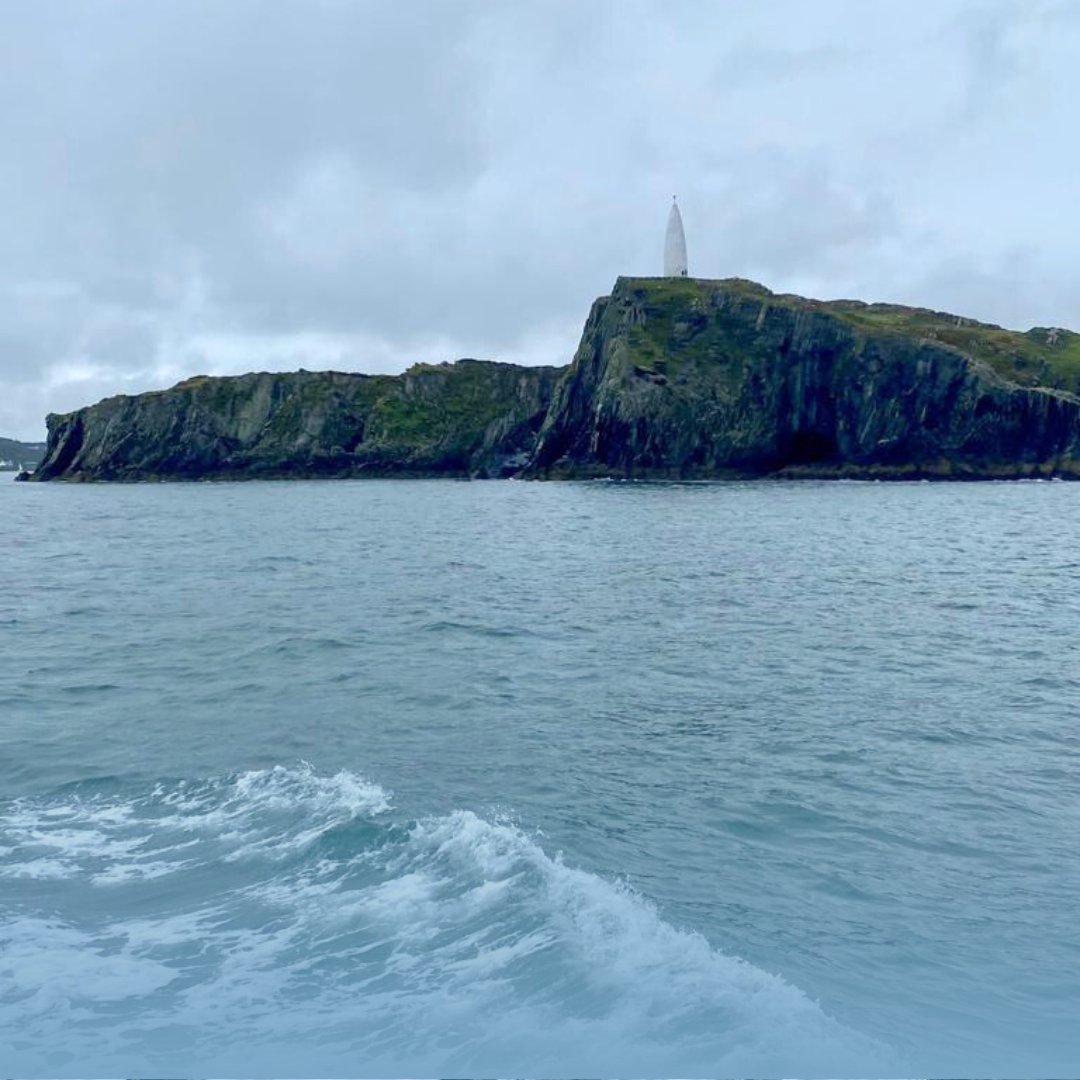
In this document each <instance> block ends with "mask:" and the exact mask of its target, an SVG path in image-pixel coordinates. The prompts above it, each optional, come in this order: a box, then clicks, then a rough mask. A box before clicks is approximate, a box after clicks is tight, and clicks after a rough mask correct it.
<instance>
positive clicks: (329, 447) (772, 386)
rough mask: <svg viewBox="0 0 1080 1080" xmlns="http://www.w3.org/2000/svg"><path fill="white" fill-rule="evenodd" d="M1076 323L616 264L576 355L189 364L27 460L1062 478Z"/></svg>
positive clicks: (46, 468)
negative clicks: (311, 367) (1039, 324)
mask: <svg viewBox="0 0 1080 1080" xmlns="http://www.w3.org/2000/svg"><path fill="white" fill-rule="evenodd" d="M1078 391H1080V336H1078V335H1076V334H1072V333H1069V332H1067V331H1064V330H1057V329H1035V330H1031V331H1028V332H1027V333H1025V334H1021V333H1015V332H1012V331H1008V330H1003V329H1001V328H1000V327H996V326H990V325H987V324H983V323H976V322H973V321H971V320H966V319H962V318H958V317H956V316H952V315H945V314H942V313H939V312H933V311H927V310H923V309H916V308H903V307H895V306H889V305H881V304H873V305H868V304H862V303H858V302H855V301H835V302H830V303H824V302H818V301H812V300H805V299H802V298H800V297H795V296H779V295H776V294H773V293H771V292H769V290H767V289H765V288H763V287H762V286H760V285H755V284H753V283H752V282H747V281H741V280H728V281H702V280H696V279H668V278H639V279H633V278H620V279H619V280H618V281H617V282H616V285H615V289H614V290H613V292H612V294H611V295H610V296H607V297H604V298H602V299H600V300H598V301H597V302H596V303H595V304H594V305H593V309H592V312H591V314H590V316H589V319H588V322H587V323H586V326H585V331H584V335H583V337H582V341H581V345H580V347H579V348H578V351H577V354H576V356H575V357H574V360H573V363H572V364H571V365H570V366H569V367H568V368H565V369H557V368H526V367H515V366H514V365H511V364H494V363H487V362H482V361H477V360H462V361H458V362H457V363H456V364H440V365H418V366H416V367H414V368H411V369H410V370H409V371H407V372H405V374H403V375H398V376H389V375H380V376H365V375H351V374H342V373H336V372H323V373H311V372H303V371H301V372H297V373H292V374H267V373H261V374H253V375H242V376H238V377H235V378H205V377H202V378H195V379H189V380H188V381H187V382H183V383H180V384H179V385H178V386H175V387H173V388H172V389H171V390H165V391H161V392H156V393H150V394H141V395H139V396H138V397H116V398H110V399H107V400H106V401H103V402H100V403H99V404H97V405H93V406H90V407H88V408H85V409H80V410H78V411H77V412H74V413H70V414H67V415H64V416H50V417H49V418H48V429H49V441H48V449H47V452H46V455H45V458H44V460H43V461H42V463H41V465H40V466H39V467H38V469H37V470H36V472H35V473H34V474H33V477H32V479H35V480H52V479H66V480H135V479H159V478H160V479H198V478H214V477H252V476H267V477H283V476H370V475H400V476H438V475H450V476H509V475H521V476H529V477H550V478H560V477H598V476H615V477H641V478H650V477H651V478H686V479H694V478H709V477H726V476H755V475H765V474H778V475H782V476H849V477H880V478H904V477H943V478H958V479H962V478H995V477H1000V478H1013V477H1022V476H1062V477H1075V478H1080V396H1078Z"/></svg>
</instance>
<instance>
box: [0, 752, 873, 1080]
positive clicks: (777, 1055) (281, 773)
mask: <svg viewBox="0 0 1080 1080" xmlns="http://www.w3.org/2000/svg"><path fill="white" fill-rule="evenodd" d="M0 973H2V976H3V977H2V979H0V1051H2V1053H0V1059H2V1060H3V1061H4V1062H5V1064H6V1066H7V1068H8V1070H9V1071H10V1072H14V1073H26V1074H41V1073H43V1072H48V1073H50V1074H52V1075H71V1074H73V1073H78V1074H79V1075H88V1074H97V1075H101V1074H106V1073H111V1074H114V1075H118V1074H121V1073H127V1074H129V1075H130V1074H131V1073H132V1072H143V1073H149V1072H156V1073H158V1074H161V1073H163V1072H170V1073H172V1074H177V1073H180V1074H192V1073H199V1072H203V1073H205V1072H217V1073H227V1074H229V1075H235V1076H257V1075H266V1074H274V1075H283V1074H291V1075H316V1074H320V1073H321V1074H323V1075H326V1074H329V1073H339V1074H340V1073H348V1074H352V1075H372V1074H381V1075H403V1074H408V1075H438V1074H442V1075H446V1074H450V1073H453V1074H456V1075H466V1074H472V1075H485V1074H486V1075H493V1074H501V1075H548V1076H565V1075H596V1074H607V1075H615V1074H622V1075H627V1074H631V1075H636V1076H649V1075H672V1074H679V1075H683V1076H696V1075H697V1076H705V1075H710V1076H716V1075H732V1074H741V1075H746V1074H757V1075H762V1074H771V1075H775V1074H779V1073H786V1074H789V1075H790V1074H792V1073H798V1074H800V1075H823V1074H830V1075H833V1076H840V1075H851V1074H855V1073H858V1072H862V1073H864V1074H865V1073H877V1074H880V1073H881V1072H882V1071H888V1069H889V1066H890V1063H891V1062H890V1058H889V1056H888V1055H887V1053H886V1052H885V1051H884V1050H883V1049H882V1048H881V1047H880V1046H877V1045H876V1044H873V1043H871V1042H870V1041H869V1040H866V1039H864V1038H862V1037H861V1036H859V1035H858V1034H856V1033H854V1032H852V1031H850V1030H848V1029H846V1028H844V1027H843V1026H841V1025H840V1024H838V1023H837V1022H835V1021H834V1020H832V1019H831V1018H829V1017H828V1016H827V1015H826V1014H825V1013H824V1012H823V1011H822V1010H821V1009H820V1008H819V1007H818V1006H817V1005H816V1004H815V1003H814V1002H813V1001H811V1000H810V999H809V998H808V997H807V996H806V995H805V994H803V993H802V992H801V991H799V990H798V989H796V988H795V987H793V986H791V985H790V984H788V983H786V982H784V981H783V980H782V979H781V978H779V977H777V976H775V975H771V974H768V973H766V972H764V971H762V970H760V969H758V968H756V967H754V966H752V965H751V964H748V963H746V962H744V961H742V960H739V959H737V958H735V957H731V956H728V955H725V954H724V953H722V952H719V951H717V950H716V949H715V948H713V947H711V946H710V945H709V943H708V942H707V941H706V940H705V939H704V938H702V937H701V936H699V935H697V934H694V933H689V932H685V931H683V930H680V929H677V928H676V927H674V926H672V925H670V924H669V923H667V922H665V921H664V920H663V919H662V918H661V917H660V915H659V914H658V912H657V911H656V910H655V908H654V907H653V906H652V905H651V904H650V903H649V902H648V901H647V900H646V899H644V898H643V897H642V896H640V895H639V894H638V893H636V892H635V891H634V890H632V889H631V888H629V887H628V886H626V885H624V884H621V883H619V882H614V881H609V880H606V879H604V878H601V877H599V876H597V875H595V874H592V873H589V872H587V871H585V870H582V869H577V868H574V867H572V866H568V865H566V864H565V863H564V862H563V861H562V859H561V858H560V857H559V856H558V855H551V854H549V853H548V852H546V851H545V850H544V848H543V847H542V845H541V843H540V842H539V840H538V838H537V837H535V836H532V835H529V834H528V833H526V832H525V831H523V830H522V829H521V828H520V827H518V826H517V825H515V824H513V823H511V822H509V821H504V820H487V819H485V818H484V817H481V816H479V815H477V814H475V813H473V812H472V811H470V810H459V811H456V812H453V813H450V814H446V815H442V816H436V817H427V818H419V819H416V818H413V819H409V818H407V817H405V816H403V815H402V814H400V813H399V812H398V811H396V810H394V809H393V808H392V806H391V802H390V799H389V797H388V795H387V793H386V792H385V791H383V789H382V788H380V787H379V786H378V785H376V784H373V783H370V782H368V781H366V780H364V779H362V778H360V777H358V776H356V775H354V774H352V773H349V772H340V773H338V774H337V775H334V776H321V775H318V774H317V773H316V772H315V771H314V770H312V769H310V768H308V767H300V768H295V769H286V768H281V767H278V768H274V769H269V770H261V771H254V772H247V773H243V774H239V775H234V776H231V777H226V778H220V779H212V780H204V781H198V782H191V781H177V782H169V783H164V782H163V783H159V784H157V785H156V786H154V787H153V788H150V789H147V790H144V791H142V792H139V793H134V794H132V793H131V792H125V791H123V790H121V789H120V785H119V784H116V783H112V782H109V781H102V782H100V783H99V784H97V785H91V786H89V787H88V786H87V785H80V786H77V787H74V788H69V789H65V790H62V791H60V792H58V793H56V794H54V795H53V796H51V797H48V798H35V799H18V800H10V801H8V802H7V803H6V804H3V803H0ZM5 1043H6V1045H5Z"/></svg>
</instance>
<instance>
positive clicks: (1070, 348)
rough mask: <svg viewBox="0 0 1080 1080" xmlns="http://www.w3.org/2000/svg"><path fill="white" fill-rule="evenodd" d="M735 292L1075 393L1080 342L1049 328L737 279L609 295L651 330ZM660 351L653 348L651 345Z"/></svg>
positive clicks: (632, 283)
mask: <svg viewBox="0 0 1080 1080" xmlns="http://www.w3.org/2000/svg"><path fill="white" fill-rule="evenodd" d="M721 289H722V290H724V291H725V292H729V293H730V292H735V293H740V294H743V295H744V296H746V297H747V298H749V299H755V300H760V301H761V302H762V303H763V304H764V305H767V306H770V307H772V306H775V307H787V308H792V309H796V310H803V311H819V312H822V313H825V314H829V315H833V316H835V317H837V318H839V319H842V320H843V321H844V322H846V323H848V324H849V325H850V326H851V327H852V328H853V329H855V330H856V331H862V332H863V333H875V332H877V333H894V334H898V335H901V336H903V337H906V338H914V339H916V340H920V341H936V342H939V343H941V344H943V345H948V346H951V347H953V348H955V349H959V350H960V351H961V352H964V353H966V354H967V355H969V356H972V357H974V358H976V359H978V360H981V361H983V362H985V363H987V364H989V365H990V366H991V367H992V368H993V369H994V370H995V371H997V372H998V374H1000V375H1001V376H1003V377H1004V378H1006V379H1008V380H1010V381H1011V382H1014V383H1018V384H1020V385H1023V386H1044V387H1051V388H1054V389H1059V390H1071V391H1074V392H1080V334H1077V333H1074V332H1073V331H1071V330H1064V329H1061V328H1052V327H1034V328H1033V329H1031V330H1027V331H1018V330H1006V329H1004V328H1003V327H1000V326H995V325H993V324H992V323H982V322H978V321H977V320H975V319H968V318H964V317H963V316H959V315H952V314H949V313H947V312H943V311H932V310H930V309H929V308H916V307H904V306H902V305H899V304H866V303H863V302H861V301H859V300H808V299H806V298H804V297H801V296H793V295H788V294H781V293H774V292H771V291H770V290H769V289H767V288H766V287H765V286H764V285H759V284H757V283H756V282H753V281H747V280H745V279H743V278H725V279H720V280H709V279H704V278H619V280H618V281H617V282H616V285H615V292H614V295H619V294H620V293H623V294H625V293H634V294H636V295H638V296H640V297H641V298H642V299H644V300H645V302H646V315H647V318H649V321H652V318H655V319H656V329H657V331H661V330H662V328H663V327H664V326H671V325H672V324H673V321H675V320H677V316H678V315H679V313H680V312H686V311H687V310H691V311H692V310H694V308H697V309H698V310H702V305H703V304H704V302H705V301H706V300H707V298H708V297H709V296H710V295H712V294H714V293H716V292H717V291H718V290H721ZM655 344H657V345H659V344H660V343H659V341H657V342H655Z"/></svg>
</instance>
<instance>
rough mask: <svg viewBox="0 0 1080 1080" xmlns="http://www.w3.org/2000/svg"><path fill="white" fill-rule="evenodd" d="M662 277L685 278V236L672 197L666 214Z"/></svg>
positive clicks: (677, 208)
mask: <svg viewBox="0 0 1080 1080" xmlns="http://www.w3.org/2000/svg"><path fill="white" fill-rule="evenodd" d="M664 277H686V234H685V233H684V232H683V227H682V215H681V214H680V213H679V204H678V203H677V202H676V201H675V196H674V195H673V196H672V197H671V213H670V214H668V219H667V236H666V237H665V238H664Z"/></svg>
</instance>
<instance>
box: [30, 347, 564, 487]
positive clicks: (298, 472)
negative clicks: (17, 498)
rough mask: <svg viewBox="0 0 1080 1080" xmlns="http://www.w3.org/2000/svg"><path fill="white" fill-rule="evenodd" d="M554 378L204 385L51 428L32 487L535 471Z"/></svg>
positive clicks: (336, 376)
mask: <svg viewBox="0 0 1080 1080" xmlns="http://www.w3.org/2000/svg"><path fill="white" fill-rule="evenodd" d="M559 374H560V369H557V368H549V367H517V366H515V365H513V364H497V363H490V362H487V361H481V360H459V361H458V362H457V363H454V364H433V365H428V364H418V365H416V366H414V367H412V368H410V369H409V370H408V371H406V372H405V373H404V374H402V375H354V374H347V373H344V372H334V371H325V372H309V371H299V372H285V373H272V372H259V373H255V374H250V375H238V376H232V377H219V378H210V377H206V376H199V377H196V378H193V379H188V380H187V381H185V382H182V383H179V384H178V385H177V386H174V387H173V388H172V389H170V390H162V391H156V392H153V393H147V394H139V395H137V396H135V397H127V396H121V397H114V398H107V399H106V400H105V401H101V402H99V403H98V404H97V405H91V406H88V407H87V408H84V409H79V410H77V411H76V412H73V413H68V414H66V415H62V416H58V415H51V416H49V417H48V419H47V421H46V423H47V425H48V435H49V437H48V449H47V451H46V454H45V457H44V459H43V460H42V462H41V464H40V465H39V466H38V468H37V470H36V471H35V472H34V473H33V475H32V476H31V479H32V480H204V479H239V478H253V477H267V478H282V477H317V476H504V475H509V474H511V473H513V472H516V471H518V470H519V469H520V468H521V467H522V465H523V464H524V463H525V461H526V460H527V458H528V454H529V453H530V451H531V450H532V447H533V446H534V444H535V441H536V433H537V431H538V429H539V427H540V425H541V423H542V422H543V419H544V416H545V415H546V413H547V407H548V404H549V402H550V400H551V396H552V393H553V391H554V387H555V382H556V380H557V378H558V376H559Z"/></svg>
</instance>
